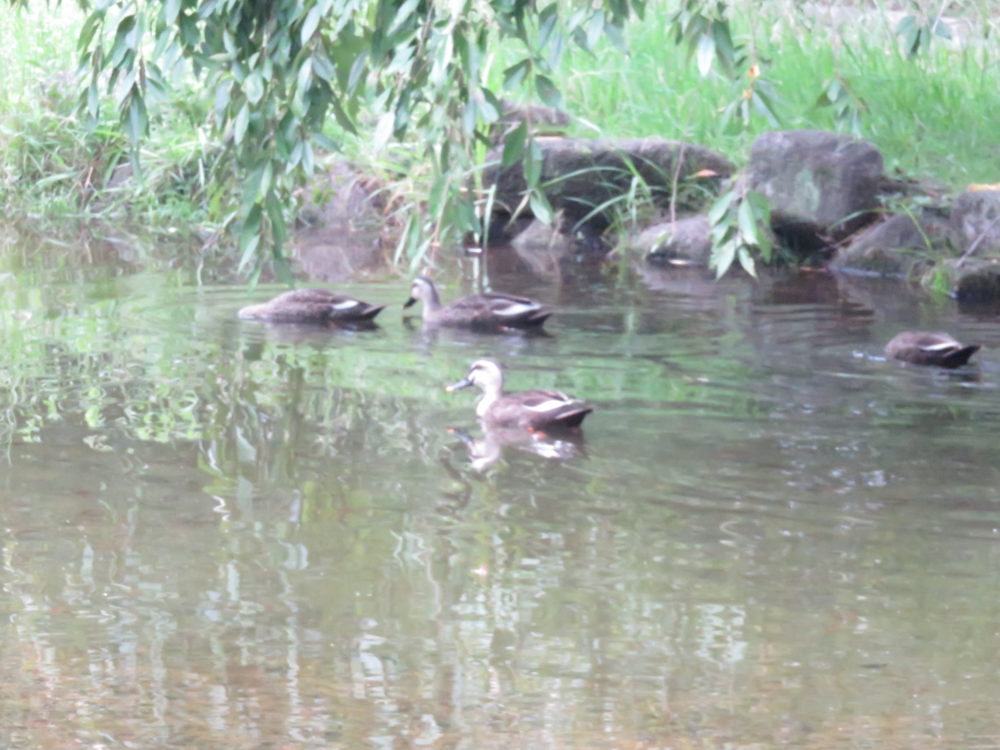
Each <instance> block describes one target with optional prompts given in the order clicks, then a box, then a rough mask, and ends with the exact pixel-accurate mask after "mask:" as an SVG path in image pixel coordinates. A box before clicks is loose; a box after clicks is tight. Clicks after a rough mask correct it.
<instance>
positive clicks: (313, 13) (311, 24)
mask: <svg viewBox="0 0 1000 750" xmlns="http://www.w3.org/2000/svg"><path fill="white" fill-rule="evenodd" d="M322 17H323V11H322V10H321V9H320V7H319V6H318V5H314V6H313V7H311V8H310V9H309V12H308V13H306V20H305V21H303V22H302V33H301V35H300V37H299V39H300V41H301V43H302V45H303V46H305V45H306V44H308V43H309V40H310V39H312V35H313V34H314V33H315V32H316V29H317V27H318V26H319V22H320V20H321V19H322Z"/></svg>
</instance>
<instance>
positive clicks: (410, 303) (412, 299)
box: [403, 297, 417, 310]
mask: <svg viewBox="0 0 1000 750" xmlns="http://www.w3.org/2000/svg"><path fill="white" fill-rule="evenodd" d="M415 304H417V299H416V297H410V298H409V299H408V300H406V302H404V303H403V309H404V310H405V309H406V308H408V307H413V306H414V305H415Z"/></svg>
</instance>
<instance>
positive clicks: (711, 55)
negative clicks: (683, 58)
mask: <svg viewBox="0 0 1000 750" xmlns="http://www.w3.org/2000/svg"><path fill="white" fill-rule="evenodd" d="M695 59H696V61H697V64H698V72H699V73H700V74H701V76H702V78H704V77H705V76H707V75H708V74H709V73H710V72H711V71H712V63H713V62H715V39H714V38H712V37H711V36H709V35H708V34H702V35H701V36H700V37H698V44H697V45H696V46H695Z"/></svg>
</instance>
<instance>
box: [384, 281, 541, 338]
mask: <svg viewBox="0 0 1000 750" xmlns="http://www.w3.org/2000/svg"><path fill="white" fill-rule="evenodd" d="M418 301H419V302H423V303H424V310H423V319H424V323H425V324H431V325H444V326H465V327H468V328H484V329H492V330H506V329H511V328H517V329H523V328H529V329H530V328H539V327H540V326H541V325H542V324H543V323H544V322H545V321H546V320H547V319H548V317H549V316H550V315H552V310H551V309H550V308H548V307H546V306H545V305H543V304H542V303H540V302H536V301H535V300H533V299H528V298H527V297H517V296H514V295H513V294H501V293H499V292H486V293H484V294H472V295H469V296H468V297H462V298H460V299H457V300H455V301H454V302H452V303H451V304H448V305H442V304H441V298H440V297H439V296H438V292H437V287H435V286H434V282H433V281H431V280H430V279H429V278H427V277H426V276H417V277H416V278H415V279H414V280H413V283H412V284H411V285H410V297H409V299H407V300H406V302H404V303H403V308H404V309H405V308H407V307H410V306H412V305H415V304H416V303H417V302H418Z"/></svg>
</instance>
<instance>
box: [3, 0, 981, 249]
mask: <svg viewBox="0 0 1000 750" xmlns="http://www.w3.org/2000/svg"><path fill="white" fill-rule="evenodd" d="M669 5H670V4H669V3H667V2H666V1H665V0H660V1H659V2H653V3H651V6H650V7H649V8H648V10H647V16H646V19H645V21H644V22H641V23H635V24H633V25H632V26H631V27H630V28H629V29H628V30H627V33H626V39H627V45H628V49H629V53H628V54H627V55H622V54H621V53H620V52H619V50H617V49H616V48H614V47H612V46H611V45H610V44H604V45H602V46H601V47H600V48H599V50H598V52H597V54H596V55H595V56H589V55H587V54H584V53H582V52H580V51H576V50H571V51H570V52H569V54H568V55H567V56H566V59H565V62H564V64H563V66H562V68H561V70H560V71H559V72H558V76H557V79H558V83H559V84H560V86H561V88H562V90H563V93H564V101H565V105H566V109H567V110H568V111H569V112H570V113H571V115H572V116H573V117H574V123H573V126H572V130H573V132H574V133H575V134H577V135H584V136H597V135H600V136H647V135H657V136H663V137H667V138H676V139H681V140H685V141H690V142H694V143H699V144H702V145H706V146H709V147H712V148H715V149H717V150H719V151H720V152H722V153H724V154H725V155H726V156H728V157H729V158H730V159H732V160H733V161H735V162H736V163H737V164H744V163H745V162H746V158H747V155H748V153H749V148H750V144H751V143H752V141H753V139H754V138H755V137H756V136H757V135H758V134H760V133H761V132H764V131H766V130H772V129H775V128H819V129H827V130H829V129H834V128H835V122H834V119H833V114H832V111H831V109H830V108H828V107H826V108H824V107H820V106H817V99H818V98H819V95H820V93H821V90H822V86H823V84H824V83H825V82H827V81H829V80H830V79H831V78H832V77H833V76H834V75H838V76H840V77H841V78H842V79H843V80H845V81H847V82H848V83H849V85H850V86H851V89H852V90H853V91H854V93H855V94H856V95H857V97H858V99H859V101H860V102H863V107H862V110H861V112H860V132H859V135H860V136H861V137H864V138H867V139H868V140H870V141H872V142H873V143H874V144H875V145H876V146H877V147H878V148H879V149H880V150H881V151H882V153H883V155H884V156H885V158H886V163H887V168H889V169H898V170H901V171H902V172H904V173H906V174H908V175H910V176H913V177H916V178H919V179H923V180H927V181H930V182H933V183H937V184H941V185H946V186H950V187H951V188H953V189H954V190H956V191H957V190H960V189H962V188H963V187H964V186H965V185H966V184H967V183H970V182H995V181H997V179H998V175H997V165H998V164H1000V140H998V139H997V138H996V134H997V133H1000V87H998V86H997V81H998V80H1000V54H998V52H1000V42H998V41H997V40H998V38H1000V35H998V32H1000V20H995V19H998V17H1000V16H998V14H996V13H994V12H993V11H994V10H995V8H994V6H995V5H996V2H995V0H978V2H972V3H967V4H966V5H964V6H963V8H964V9H965V15H964V16H963V17H962V18H960V19H957V20H960V21H961V22H962V23H963V24H964V25H963V26H962V28H963V34H965V37H964V39H963V41H962V42H961V43H955V42H947V41H945V40H943V39H937V38H935V39H934V41H933V43H932V45H931V47H930V49H929V50H928V51H921V52H920V54H918V55H917V56H916V57H914V58H912V59H911V58H908V57H907V56H906V55H905V54H903V51H902V48H901V45H900V40H899V38H898V37H897V36H896V35H895V34H894V29H895V26H896V24H898V21H899V12H898V11H895V10H892V9H891V7H890V4H888V3H871V4H867V5H866V4H854V3H850V4H847V3H845V4H831V3H814V4H812V5H809V6H807V5H805V4H802V3H800V2H795V1H794V0H770V1H769V2H760V0H734V3H733V12H732V13H731V20H732V22H733V24H734V31H735V33H736V34H737V35H738V36H739V38H740V39H743V40H746V41H747V42H748V44H749V45H750V48H751V50H752V51H753V59H754V60H755V61H758V62H759V63H760V65H761V70H762V72H763V75H764V77H765V78H767V79H768V80H769V81H771V82H772V83H773V84H774V86H775V89H776V91H777V94H778V100H777V102H776V106H775V111H776V112H777V114H778V115H779V117H780V122H779V123H778V124H777V125H775V124H772V123H770V122H768V121H767V120H766V119H764V118H763V117H757V118H756V119H754V120H752V121H751V122H750V123H749V125H748V127H746V128H742V129H740V128H732V127H730V128H726V127H723V125H722V117H721V113H722V111H723V110H724V109H725V107H726V105H727V104H728V103H730V102H732V101H733V100H734V98H736V97H738V96H739V95H740V92H741V90H742V87H743V86H745V84H746V81H745V79H744V80H740V81H736V82H733V81H729V80H727V79H725V78H724V77H722V76H721V75H718V74H714V73H713V74H709V75H708V76H705V77H702V76H700V75H699V74H698V72H697V69H696V65H695V61H694V60H693V59H692V58H691V57H690V56H689V54H688V50H686V49H684V48H681V47H678V46H676V45H675V43H674V41H673V39H672V38H671V37H670V35H669V29H668V23H667V17H668V11H669V7H668V6H669ZM803 8H810V9H811V10H810V11H809V12H806V11H804V10H803ZM824 14H826V15H824ZM859 14H860V15H859ZM81 22H82V13H80V12H79V11H76V10H75V9H74V8H72V7H71V6H69V5H62V6H59V12H58V13H52V12H51V11H50V10H49V9H48V8H47V7H46V6H45V5H44V4H42V3H40V2H36V3H34V4H33V5H32V6H31V8H30V9H29V10H27V11H26V12H17V11H15V10H13V9H12V8H11V7H10V6H9V5H7V4H0V65H2V69H3V70H4V76H3V77H2V79H0V215H2V216H3V217H5V218H6V219H7V220H8V221H15V222H16V221H30V222H31V223H33V224H35V225H36V226H37V225H42V226H44V225H48V224H51V225H53V226H55V225H57V224H59V223H61V222H63V221H64V220H66V219H71V220H74V221H76V220H89V219H94V218H100V219H102V220H105V221H107V220H112V221H115V222H117V223H119V224H125V223H129V224H133V225H142V226H144V227H147V228H160V229H166V230H168V231H169V230H171V229H173V230H180V231H190V230H195V231H196V232H197V233H198V234H199V235H201V236H205V235H208V234H212V233H213V232H214V231H215V230H216V229H217V228H218V227H219V226H220V225H221V224H222V223H224V221H225V219H226V217H227V215H228V213H229V211H230V210H231V208H232V206H234V205H235V198H234V197H233V195H231V194H230V193H229V192H228V190H229V187H228V186H221V187H220V186H213V185H212V184H211V182H210V181H209V180H208V175H209V174H210V173H211V171H212V166H213V164H214V163H215V161H216V160H218V159H219V158H220V157H221V156H222V145H221V141H220V140H219V139H218V138H217V137H216V136H213V135H212V134H211V133H210V131H209V128H208V126H207V121H208V111H209V110H208V105H207V104H205V103H202V102H199V101H198V100H197V97H196V96H195V95H194V93H193V92H192V91H190V90H185V91H180V92H178V94H177V95H176V97H175V98H174V99H173V101H171V102H169V103H168V104H167V105H166V106H163V107H160V108H159V110H158V111H157V112H156V113H155V115H154V117H153V120H152V132H151V135H150V137H149V138H148V139H147V141H146V142H145V143H144V144H143V147H142V152H141V164H142V171H141V172H140V173H139V174H138V176H136V175H134V174H132V172H131V166H130V165H129V163H128V144H127V142H126V140H125V138H124V136H122V135H121V134H120V133H119V132H118V131H117V129H116V127H115V123H114V121H113V114H114V113H113V107H112V106H107V107H105V110H104V111H105V118H106V119H105V121H104V122H102V123H101V124H100V125H99V126H98V127H97V128H96V129H95V130H94V131H88V130H87V129H86V128H85V127H84V126H83V125H82V123H81V122H80V121H78V120H77V118H76V117H75V115H74V104H75V99H76V91H75V88H74V87H75V83H74V80H73V71H74V70H75V65H76V55H75V42H76V32H77V30H78V28H79V25H80V23H81ZM956 28H957V24H956ZM505 57H507V51H505V50H500V51H498V55H497V60H496V62H495V63H494V70H495V71H496V73H497V75H498V76H499V72H500V71H501V70H502V68H503V60H504V59H505ZM331 127H332V126H331ZM330 134H331V135H332V136H333V137H334V138H335V139H337V140H339V141H340V142H341V143H342V144H343V145H344V149H345V152H346V155H347V156H348V157H349V158H351V159H352V160H354V161H356V162H358V163H359V164H361V165H364V166H366V167H368V168H370V169H372V170H373V171H374V172H377V173H380V174H381V176H382V177H383V178H384V181H385V182H386V183H387V184H386V188H385V189H386V191H387V192H388V193H392V194H393V195H394V196H395V200H391V201H387V203H388V204H389V205H395V206H397V207H402V208H401V210H403V211H409V210H413V209H414V208H416V207H418V206H420V205H423V204H424V202H425V200H426V196H427V192H428V184H427V180H426V179H425V177H424V176H425V175H428V176H429V171H427V170H422V169H421V168H420V165H419V164H415V163H414V160H413V156H412V154H411V153H409V151H408V148H407V146H406V144H396V145H394V146H390V147H389V148H388V149H387V150H386V151H384V152H382V153H373V152H372V151H371V142H370V140H369V139H368V138H367V137H366V136H365V135H361V136H359V137H348V136H346V135H345V134H344V133H335V132H331V133H330ZM399 260H402V259H399Z"/></svg>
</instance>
